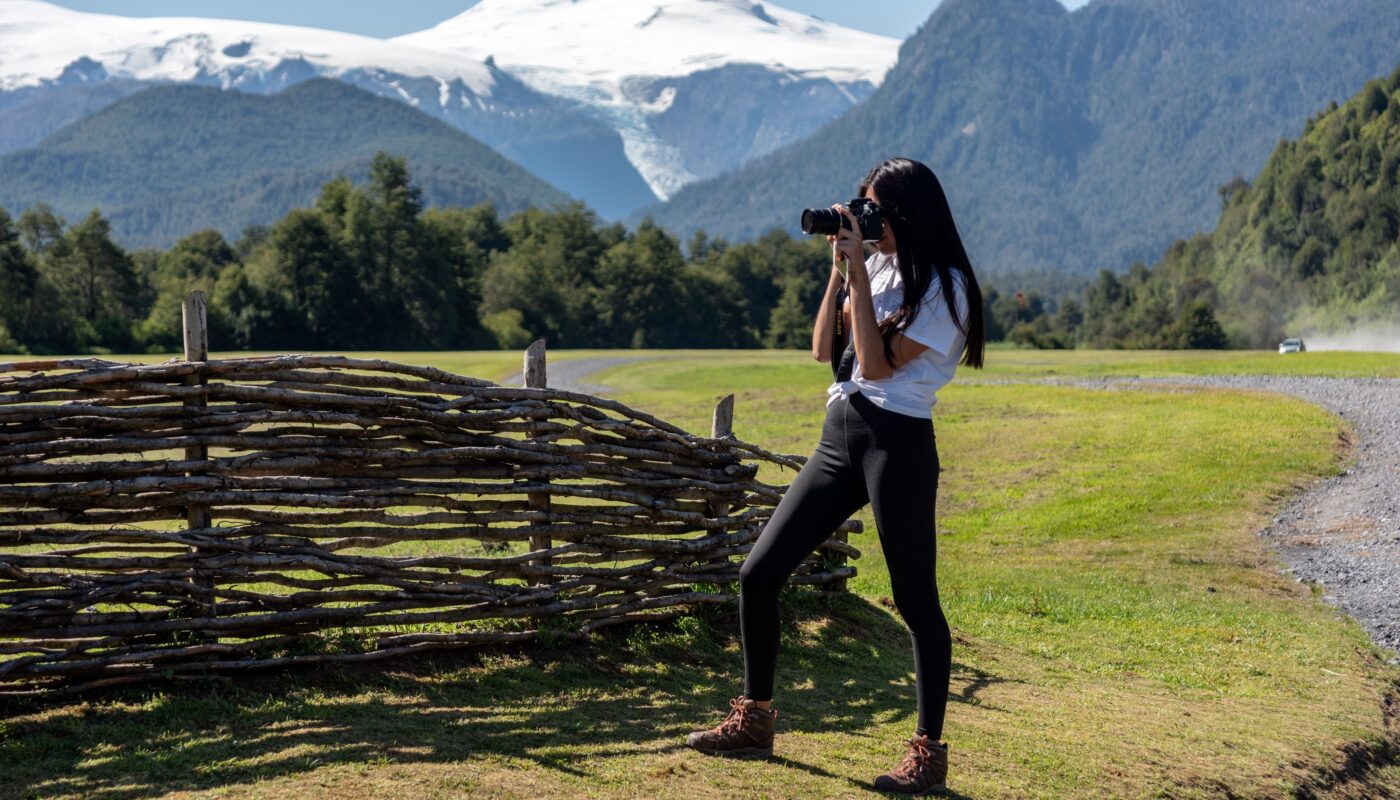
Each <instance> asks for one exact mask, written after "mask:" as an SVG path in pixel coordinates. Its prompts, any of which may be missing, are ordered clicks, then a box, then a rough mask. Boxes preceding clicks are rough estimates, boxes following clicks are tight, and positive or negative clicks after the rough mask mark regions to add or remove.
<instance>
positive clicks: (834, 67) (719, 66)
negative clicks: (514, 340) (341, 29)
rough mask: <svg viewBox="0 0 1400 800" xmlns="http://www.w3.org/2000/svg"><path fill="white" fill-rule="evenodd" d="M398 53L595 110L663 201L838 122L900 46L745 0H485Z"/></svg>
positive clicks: (405, 39)
mask: <svg viewBox="0 0 1400 800" xmlns="http://www.w3.org/2000/svg"><path fill="white" fill-rule="evenodd" d="M394 41H396V42H399V43H403V44H411V45H415V46H421V47H424V48H427V49H432V50H436V51H450V52H457V53H462V54H464V55H466V56H468V57H470V58H474V59H477V60H481V61H487V62H488V63H494V64H495V65H497V66H499V67H501V68H503V69H505V70H506V71H508V72H510V73H512V74H513V75H516V76H517V77H519V78H521V79H522V80H524V81H525V82H526V83H528V84H529V85H531V86H532V87H534V88H535V89H538V90H540V91H543V92H548V93H550V94H554V95H559V96H563V97H568V98H572V99H574V100H577V101H579V102H581V103H584V104H586V105H588V106H590V107H592V108H593V109H595V111H596V112H597V113H598V114H599V116H600V118H601V119H603V120H605V121H606V122H608V124H610V125H611V126H612V127H614V128H615V129H616V130H618V132H619V133H621V134H622V137H623V140H624V141H625V142H626V145H627V155H628V158H629V159H631V161H632V163H633V164H634V165H636V166H637V168H638V169H639V170H640V171H641V173H642V175H643V176H644V177H645V178H646V180H647V183H648V184H649V185H650V186H651V188H652V190H653V191H655V192H656V194H657V195H658V196H659V197H662V198H665V197H667V196H668V195H669V194H670V193H672V192H674V191H675V190H676V189H678V188H680V187H681V186H683V185H685V184H686V183H688V182H690V181H692V180H695V179H696V178H705V177H712V176H714V175H717V174H719V173H720V172H723V171H725V170H727V169H730V168H732V167H735V166H737V165H738V164H739V163H742V162H743V161H745V160H747V159H749V158H752V157H754V156H758V155H762V154H764V153H767V152H769V151H771V150H774V149H776V148H777V147H779V146H781V145H783V144H786V143H788V142H790V141H793V140H795V139H798V138H801V137H802V136H804V135H806V134H808V133H810V132H811V131H813V130H815V129H816V128H818V127H820V126H821V125H822V124H824V123H825V122H828V121H829V120H831V119H832V118H834V117H836V116H837V115H839V114H840V113H841V112H842V111H845V110H846V109H847V108H849V107H850V106H852V105H854V104H856V103H857V102H859V101H860V100H862V99H864V98H865V97H866V96H868V95H869V94H870V93H871V92H872V91H874V89H875V87H876V86H878V85H879V83H880V81H881V80H882V79H883V77H884V75H885V73H886V72H887V71H888V70H889V68H890V67H891V66H892V65H893V64H894V62H895V60H896V59H897V57H898V54H899V45H900V42H899V40H897V39H891V38H889V37H885V36H877V35H875V34H871V33H865V32H862V31H857V30H852V29H850V28H845V27H842V26H839V25H835V24H832V23H829V22H826V21H823V20H821V19H818V18H816V17H811V16H807V15H805V14H799V13H797V12H794V11H789V10H787V9H784V8H781V7H779V6H775V5H772V4H771V3H759V2H754V0H530V1H529V2H527V1H526V0H482V2H481V3H479V4H478V5H476V6H474V7H472V8H471V9H469V10H467V11H466V12H464V13H462V14H460V15H458V16H456V17H454V18H452V19H449V20H447V21H445V22H443V23H441V24H440V25H437V26H436V27H433V28H430V29H428V30H425V31H421V32H418V33H413V34H408V35H406V36H400V37H398V38H397V39H395V40H394Z"/></svg>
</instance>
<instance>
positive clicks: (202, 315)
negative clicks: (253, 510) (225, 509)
mask: <svg viewBox="0 0 1400 800" xmlns="http://www.w3.org/2000/svg"><path fill="white" fill-rule="evenodd" d="M180 310H181V316H182V318H183V323H184V324H183V327H184V339H185V360H186V361H208V360H209V325H208V307H207V305H206V304H205V301H204V292H201V291H193V292H190V293H189V294H188V295H186V296H185V300H184V302H183V303H181V305H180ZM205 383H206V381H205V378H204V376H202V375H187V376H185V384H186V385H187V386H203V385H205ZM184 405H185V408H195V409H202V408H206V407H207V405H208V403H207V399H206V398H205V397H204V395H200V396H198V397H187V398H185V403H184ZM208 458H209V448H207V447H205V446H204V445H202V444H199V445H191V446H189V447H186V448H185V460H186V461H203V460H206V459H208ZM186 474H187V475H188V474H190V473H188V472H187V473H186ZM185 519H186V522H187V523H188V525H189V527H190V528H191V529H194V528H208V527H209V525H210V515H209V507H208V506H203V505H200V506H187V507H186V509H185ZM194 552H195V553H198V552H200V550H199V548H197V547H196V548H194ZM192 582H193V584H194V586H195V591H196V592H197V593H201V594H203V595H204V597H203V602H202V605H203V606H204V609H203V610H204V613H205V614H206V615H208V616H210V617H212V616H214V614H215V601H214V579H213V578H212V577H201V576H199V575H195V576H194V577H193V580H192ZM205 638H206V639H217V637H216V636H213V635H209V636H206V637H205Z"/></svg>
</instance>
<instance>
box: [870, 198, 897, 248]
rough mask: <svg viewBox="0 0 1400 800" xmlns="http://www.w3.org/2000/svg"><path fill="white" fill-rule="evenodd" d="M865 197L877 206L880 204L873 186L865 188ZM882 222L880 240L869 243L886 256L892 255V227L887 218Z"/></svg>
mask: <svg viewBox="0 0 1400 800" xmlns="http://www.w3.org/2000/svg"><path fill="white" fill-rule="evenodd" d="M865 199H867V200H874V201H875V205H877V206H878V205H879V204H880V198H878V197H876V196H875V187H873V186H872V187H868V188H866V190H865ZM883 224H884V231H885V232H884V235H882V236H881V237H880V240H879V241H878V242H871V244H872V245H873V246H874V247H875V249H876V250H878V251H880V252H881V253H884V254H885V255H887V256H889V255H894V253H895V244H894V228H893V227H891V226H890V221H889V220H884V223H883Z"/></svg>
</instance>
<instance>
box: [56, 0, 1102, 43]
mask: <svg viewBox="0 0 1400 800" xmlns="http://www.w3.org/2000/svg"><path fill="white" fill-rule="evenodd" d="M1063 1H1064V2H1065V4H1066V5H1067V6H1069V7H1070V8H1076V7H1078V6H1082V5H1084V4H1085V3H1086V2H1088V0H1063ZM55 2H57V3H58V5H61V6H67V7H69V8H76V9H78V10H79V11H96V12H100V13H103V14H121V15H123V16H129V17H160V16H171V17H227V18H232V19H252V20H260V21H262V22H281V23H285V24H288V25H310V26H313V27H317V28H332V29H334V30H341V31H349V32H351V33H361V34H365V35H368V36H379V37H389V36H398V35H400V34H404V33H412V32H413V31H418V30H422V29H424V28H427V27H431V26H432V25H435V24H437V23H439V22H441V21H442V20H445V19H447V18H448V17H452V16H455V15H457V14H459V13H461V12H462V11H463V10H465V9H467V8H470V7H471V6H473V5H475V0H401V2H397V3H386V2H384V0H295V1H293V0H238V2H233V1H232V0H55ZM778 5H781V6H785V7H787V8H791V9H793V10H794V11H801V12H804V13H807V14H814V15H816V16H818V17H821V18H822V19H827V20H831V21H832V22H838V23H840V24H842V25H848V26H850V27H852V28H860V29H861V30H867V31H872V32H874V33H883V34H885V35H886V36H897V37H899V38H901V39H902V38H904V37H906V36H908V35H909V34H911V33H913V32H914V30H915V29H916V28H918V27H919V25H920V24H922V23H923V21H924V20H926V19H928V15H929V14H930V13H932V11H933V9H934V7H935V6H936V5H938V2H937V0H876V2H873V3H870V2H864V3H863V2H851V0H779V2H778Z"/></svg>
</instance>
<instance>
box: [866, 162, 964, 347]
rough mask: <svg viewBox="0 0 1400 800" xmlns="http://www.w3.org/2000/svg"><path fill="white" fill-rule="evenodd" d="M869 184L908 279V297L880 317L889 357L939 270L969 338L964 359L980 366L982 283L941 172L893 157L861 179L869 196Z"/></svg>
mask: <svg viewBox="0 0 1400 800" xmlns="http://www.w3.org/2000/svg"><path fill="white" fill-rule="evenodd" d="M867 189H874V190H875V196H876V197H878V198H879V200H880V210H881V211H883V212H884V218H885V221H886V222H887V223H888V224H889V226H890V228H891V229H892V230H893V231H894V239H895V265H896V266H897V267H898V268H899V277H900V279H901V280H902V281H903V282H904V298H903V300H902V301H901V302H900V305H899V309H898V310H897V311H895V313H893V314H891V315H890V316H889V318H887V319H886V320H884V321H883V322H881V323H880V335H881V337H882V338H883V339H884V342H885V361H887V362H889V363H890V364H891V365H893V364H894V351H893V350H892V349H891V347H890V338H891V337H892V336H894V335H895V334H896V333H898V332H900V331H902V330H904V329H906V328H908V327H909V324H910V323H911V322H913V321H914V316H915V315H916V314H918V313H919V306H920V302H921V301H922V300H923V297H924V294H925V293H926V292H927V291H928V288H929V285H930V284H931V283H932V282H933V278H934V276H935V275H936V276H938V285H939V288H941V289H942V291H943V298H944V300H946V301H947V303H948V313H949V315H950V316H951V317H952V318H953V322H954V324H956V325H957V326H958V330H959V331H962V333H963V335H964V337H965V339H966V345H965V349H964V350H963V355H962V363H963V364H965V365H966V366H969V367H975V368H978V369H981V367H982V356H983V352H984V350H985V349H986V342H987V332H986V324H985V322H984V320H983V317H982V288H981V287H980V286H979V285H978V284H977V276H976V275H974V274H973V272H972V262H970V261H969V260H968V258H967V250H965V249H964V248H963V243H962V237H961V236H959V235H958V226H957V225H956V224H955V223H954V222H953V212H952V211H950V210H949V209H948V198H947V197H946V196H945V195H944V194H943V185H942V184H940V183H939V182H938V177H937V176H936V175H934V174H933V170H931V169H929V168H928V167H927V166H925V165H924V164H921V163H919V162H918V161H914V160H912V159H908V158H891V159H888V160H886V161H884V162H882V163H880V164H877V165H876V166H875V168H874V169H872V170H870V174H868V175H866V176H865V180H863V181H861V183H860V195H861V196H864V195H865V192H866V190H867ZM955 269H956V270H958V271H959V272H961V273H962V277H963V281H964V288H965V290H966V297H967V318H966V319H962V318H960V317H959V316H958V307H957V298H956V296H955V294H954V286H953V274H952V271H953V270H955Z"/></svg>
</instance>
